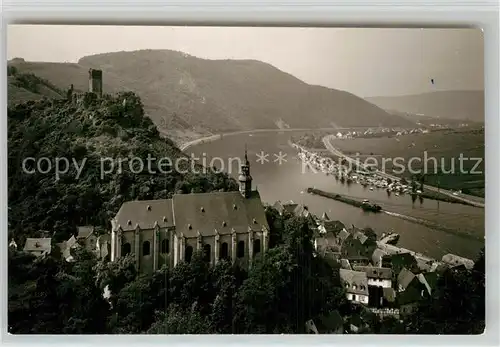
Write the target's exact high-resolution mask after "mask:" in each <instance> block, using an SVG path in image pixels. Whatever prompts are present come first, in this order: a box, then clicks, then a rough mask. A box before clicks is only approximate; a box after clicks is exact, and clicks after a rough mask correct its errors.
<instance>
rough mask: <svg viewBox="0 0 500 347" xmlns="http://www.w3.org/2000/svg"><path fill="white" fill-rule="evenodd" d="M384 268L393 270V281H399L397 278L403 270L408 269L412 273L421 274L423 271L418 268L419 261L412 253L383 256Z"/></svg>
mask: <svg viewBox="0 0 500 347" xmlns="http://www.w3.org/2000/svg"><path fill="white" fill-rule="evenodd" d="M382 267H387V268H391V269H392V274H393V280H396V279H397V276H398V275H399V273H400V271H401V270H402V269H403V268H406V269H408V270H409V271H411V272H412V273H419V272H420V271H421V270H420V268H419V267H418V263H417V260H416V259H415V257H414V256H413V255H411V254H410V253H399V254H389V255H384V256H382Z"/></svg>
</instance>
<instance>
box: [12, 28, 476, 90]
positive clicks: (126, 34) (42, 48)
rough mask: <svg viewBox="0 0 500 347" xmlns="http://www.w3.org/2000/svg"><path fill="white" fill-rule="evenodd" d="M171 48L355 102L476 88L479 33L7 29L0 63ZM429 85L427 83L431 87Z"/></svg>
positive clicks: (408, 30) (313, 29) (228, 29)
mask: <svg viewBox="0 0 500 347" xmlns="http://www.w3.org/2000/svg"><path fill="white" fill-rule="evenodd" d="M139 49H171V50H176V51H182V52H185V53H188V54H191V55H194V56H196V57H200V58H205V59H256V60H260V61H264V62H267V63H269V64H271V65H273V66H275V67H277V68H278V69H280V70H282V71H285V72H287V73H290V74H292V75H294V76H295V77H297V78H299V79H301V80H303V81H304V82H306V83H309V84H315V85H322V86H326V87H329V88H335V89H341V90H346V91H349V92H351V93H354V94H356V95H358V96H361V97H370V96H393V95H408V94H418V93H425V92H432V91H438V90H482V89H484V44H483V35H482V32H481V31H480V30H479V29H418V28H417V29H375V28H262V27H261V28H259V27H155V26H84V25H79V26H76V25H75V26H73V25H71V26H70V25H59V26H56V25H9V27H8V29H7V59H12V58H15V57H20V58H24V59H25V60H27V61H45V62H78V59H80V58H81V57H83V56H87V55H92V54H98V53H106V52H117V51H134V50H139ZM432 80H433V81H434V83H432Z"/></svg>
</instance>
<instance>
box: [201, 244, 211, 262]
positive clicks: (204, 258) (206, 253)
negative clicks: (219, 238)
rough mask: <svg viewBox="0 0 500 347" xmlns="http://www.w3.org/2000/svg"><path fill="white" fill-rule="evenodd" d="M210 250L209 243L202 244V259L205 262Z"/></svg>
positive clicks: (208, 258)
mask: <svg viewBox="0 0 500 347" xmlns="http://www.w3.org/2000/svg"><path fill="white" fill-rule="evenodd" d="M211 251H212V249H211V247H210V245H204V246H203V260H205V261H206V262H207V263H209V262H210V256H211Z"/></svg>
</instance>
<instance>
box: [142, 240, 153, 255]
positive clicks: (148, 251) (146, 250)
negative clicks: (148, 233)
mask: <svg viewBox="0 0 500 347" xmlns="http://www.w3.org/2000/svg"><path fill="white" fill-rule="evenodd" d="M150 254H151V244H150V243H149V241H144V243H143V244H142V255H143V256H144V255H150Z"/></svg>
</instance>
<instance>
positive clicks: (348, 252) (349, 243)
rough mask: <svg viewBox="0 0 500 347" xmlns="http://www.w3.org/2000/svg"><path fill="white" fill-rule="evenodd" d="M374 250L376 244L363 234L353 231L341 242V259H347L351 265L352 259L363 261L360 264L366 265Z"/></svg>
mask: <svg viewBox="0 0 500 347" xmlns="http://www.w3.org/2000/svg"><path fill="white" fill-rule="evenodd" d="M339 234H340V233H339ZM376 248H377V243H376V242H375V241H374V240H371V239H369V238H368V236H366V235H365V234H364V233H363V232H361V231H359V230H356V229H355V230H353V231H351V232H350V233H349V235H348V236H347V237H346V238H345V239H344V241H343V242H342V258H344V259H349V260H350V261H351V263H352V262H353V261H352V260H354V259H357V260H362V259H363V261H362V262H361V263H360V264H366V263H369V262H370V258H371V257H372V255H373V252H374V251H375V249H376ZM358 263H359V262H358Z"/></svg>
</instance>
